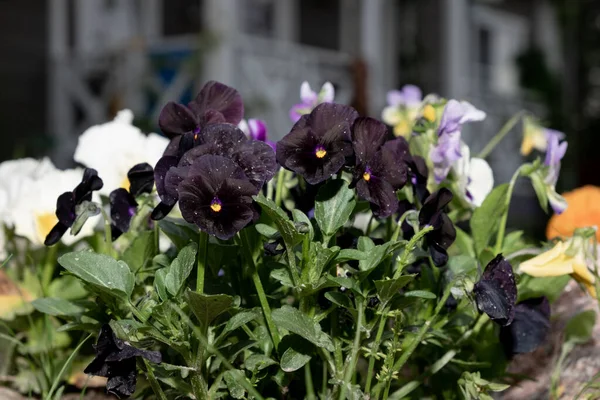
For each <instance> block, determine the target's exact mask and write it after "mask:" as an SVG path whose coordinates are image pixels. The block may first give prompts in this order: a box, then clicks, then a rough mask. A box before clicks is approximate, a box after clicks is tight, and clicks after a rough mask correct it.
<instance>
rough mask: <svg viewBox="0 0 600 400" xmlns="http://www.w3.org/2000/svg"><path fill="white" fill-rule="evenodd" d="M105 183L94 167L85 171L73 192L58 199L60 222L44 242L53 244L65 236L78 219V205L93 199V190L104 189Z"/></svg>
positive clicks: (57, 215) (57, 214)
mask: <svg viewBox="0 0 600 400" xmlns="http://www.w3.org/2000/svg"><path fill="white" fill-rule="evenodd" d="M103 185H104V183H103V182H102V179H100V177H99V176H98V172H97V171H96V170H95V169H92V168H86V169H85V170H84V171H83V178H82V179H81V182H80V183H79V184H78V185H77V186H76V187H75V189H73V191H72V192H65V193H63V194H61V195H60V196H58V199H57V200H56V217H57V218H58V222H57V223H56V225H54V227H53V228H52V230H51V231H50V233H48V235H47V236H46V239H45V240H44V244H45V245H46V246H52V245H54V244H56V243H58V241H59V240H60V238H62V237H63V235H64V234H65V233H66V232H67V230H68V229H69V228H70V227H72V226H73V224H74V223H75V220H76V219H77V211H76V206H78V205H79V204H81V203H83V202H84V201H91V200H92V192H94V191H96V190H100V189H102V186H103Z"/></svg>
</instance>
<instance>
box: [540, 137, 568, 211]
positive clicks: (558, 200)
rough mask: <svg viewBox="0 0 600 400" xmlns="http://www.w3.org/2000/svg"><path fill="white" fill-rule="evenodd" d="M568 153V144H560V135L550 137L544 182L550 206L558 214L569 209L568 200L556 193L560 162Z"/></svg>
mask: <svg viewBox="0 0 600 400" xmlns="http://www.w3.org/2000/svg"><path fill="white" fill-rule="evenodd" d="M566 151H567V142H562V143H560V142H559V136H558V135H552V136H550V138H549V140H548V150H547V152H546V159H545V161H544V164H545V165H546V167H547V173H546V177H545V179H544V182H545V183H546V192H547V194H548V201H549V202H550V206H552V209H553V210H554V212H555V213H556V214H560V213H562V212H563V211H565V209H566V208H567V202H566V200H565V199H564V198H563V197H562V196H561V195H559V194H558V193H556V189H555V187H556V182H557V181H558V176H559V173H560V161H561V160H562V158H563V157H564V156H565V153H566Z"/></svg>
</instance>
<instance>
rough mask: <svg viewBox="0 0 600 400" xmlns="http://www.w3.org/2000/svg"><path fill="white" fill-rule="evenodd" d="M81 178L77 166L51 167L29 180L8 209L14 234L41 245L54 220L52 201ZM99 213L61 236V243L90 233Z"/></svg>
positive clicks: (73, 240)
mask: <svg viewBox="0 0 600 400" xmlns="http://www.w3.org/2000/svg"><path fill="white" fill-rule="evenodd" d="M82 177H83V170H82V169H80V168H76V169H69V170H64V171H63V170H58V169H52V170H50V171H47V172H46V173H45V174H44V175H43V176H42V177H40V179H37V180H35V181H31V182H29V183H28V184H27V185H26V187H24V188H23V190H22V192H21V193H20V198H19V199H18V202H17V203H16V204H15V206H14V207H13V210H12V224H13V226H14V229H15V233H16V234H17V235H19V236H23V237H25V238H27V239H28V240H29V241H30V242H31V243H32V244H33V245H34V246H42V245H43V244H44V240H45V239H46V235H48V233H49V232H50V231H51V230H52V228H53V227H54V225H55V224H56V223H57V222H58V219H57V218H56V200H57V199H58V196H60V195H61V194H63V193H64V192H68V191H72V190H73V189H74V188H75V187H76V186H77V185H78V184H79V183H80V182H81V178H82ZM99 218H100V217H99V216H96V217H92V218H90V219H89V220H88V221H87V222H86V223H85V225H84V226H83V228H82V229H81V231H80V232H79V234H78V235H77V236H72V235H71V234H70V233H67V234H65V235H64V236H63V237H62V241H63V243H65V244H67V245H70V244H73V243H75V242H76V241H77V240H79V239H81V238H83V237H86V236H90V235H92V234H93V233H94V227H95V225H96V224H97V222H98V220H99Z"/></svg>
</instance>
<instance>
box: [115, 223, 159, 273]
mask: <svg viewBox="0 0 600 400" xmlns="http://www.w3.org/2000/svg"><path fill="white" fill-rule="evenodd" d="M156 253H158V249H157V248H156V240H155V236H154V231H144V232H141V233H139V234H138V235H137V236H136V237H135V239H133V241H132V242H131V245H129V247H128V248H127V249H126V250H125V251H124V252H123V256H122V257H121V259H122V260H123V261H125V262H126V263H127V265H129V268H131V271H133V272H134V273H135V272H136V271H139V270H141V269H143V268H145V267H146V266H147V265H148V264H151V263H152V259H153V258H154V256H155V255H156Z"/></svg>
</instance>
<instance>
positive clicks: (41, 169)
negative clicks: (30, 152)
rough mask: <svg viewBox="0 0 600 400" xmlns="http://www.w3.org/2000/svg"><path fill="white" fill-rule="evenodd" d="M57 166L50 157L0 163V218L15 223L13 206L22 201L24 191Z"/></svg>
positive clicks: (8, 223)
mask: <svg viewBox="0 0 600 400" xmlns="http://www.w3.org/2000/svg"><path fill="white" fill-rule="evenodd" d="M55 169H56V168H55V167H54V165H53V164H52V162H51V161H50V159H48V158H43V159H42V160H36V159H34V158H21V159H17V160H9V161H4V162H3V163H0V220H1V222H3V223H4V224H6V225H8V226H12V225H13V221H12V216H13V212H12V210H13V208H14V207H15V205H16V204H18V203H19V202H20V201H21V198H22V193H23V191H24V190H25V188H27V187H28V185H30V184H31V183H32V182H34V181H36V180H38V179H40V178H41V177H42V176H44V175H45V174H46V173H47V172H49V171H53V170H55Z"/></svg>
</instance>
